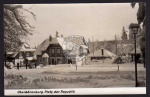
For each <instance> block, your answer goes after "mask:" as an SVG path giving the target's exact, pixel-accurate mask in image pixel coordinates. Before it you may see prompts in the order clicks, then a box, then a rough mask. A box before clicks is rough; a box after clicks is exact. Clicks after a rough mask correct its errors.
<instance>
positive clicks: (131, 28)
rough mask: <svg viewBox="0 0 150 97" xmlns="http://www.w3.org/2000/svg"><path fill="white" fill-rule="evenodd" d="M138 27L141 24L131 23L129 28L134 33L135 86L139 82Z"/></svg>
mask: <svg viewBox="0 0 150 97" xmlns="http://www.w3.org/2000/svg"><path fill="white" fill-rule="evenodd" d="M138 28H139V24H136V23H131V24H130V25H129V29H130V31H131V33H133V35H134V49H135V54H134V61H135V87H137V86H138V82H137V58H136V34H137V33H138Z"/></svg>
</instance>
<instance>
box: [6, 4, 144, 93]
mask: <svg viewBox="0 0 150 97" xmlns="http://www.w3.org/2000/svg"><path fill="white" fill-rule="evenodd" d="M3 27H4V32H3V33H4V63H3V64H4V94H5V95H77V94H82V95H83V94H85V95H86V94H93V95H94V94H111V93H112V94H120V93H122V94H128V93H129V94H132V93H133V94H146V65H147V64H145V53H146V52H145V49H146V39H145V34H146V3H145V2H128V3H69V4H67V3H63V4H3ZM130 89H131V90H130ZM118 90H119V91H120V92H119V91H118ZM132 90H133V92H132ZM112 91H113V92H112Z"/></svg>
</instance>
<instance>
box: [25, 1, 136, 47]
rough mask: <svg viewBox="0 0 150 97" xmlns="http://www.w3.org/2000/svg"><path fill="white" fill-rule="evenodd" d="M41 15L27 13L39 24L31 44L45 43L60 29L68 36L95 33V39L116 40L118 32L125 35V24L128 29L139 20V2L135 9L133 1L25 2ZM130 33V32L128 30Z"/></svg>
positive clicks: (36, 24)
mask: <svg viewBox="0 0 150 97" xmlns="http://www.w3.org/2000/svg"><path fill="white" fill-rule="evenodd" d="M23 7H24V8H25V9H29V10H30V11H32V12H33V13H34V14H35V15H36V16H37V21H35V20H34V18H33V17H32V15H30V14H27V13H26V12H24V14H25V15H27V20H28V21H29V23H31V25H33V26H34V27H35V33H34V34H33V35H32V36H29V39H30V41H28V43H29V44H30V45H31V47H34V46H37V45H38V44H41V42H43V41H44V40H45V39H46V38H48V37H49V35H52V36H53V37H54V36H55V33H56V31H58V32H59V35H61V34H63V36H64V37H67V36H69V35H80V36H84V37H85V39H86V40H88V38H90V40H91V41H92V36H93V38H94V40H100V41H102V40H104V39H106V40H112V39H114V38H115V34H116V35H118V36H121V33H122V28H123V26H124V27H125V29H126V30H127V31H128V26H129V24H130V23H131V22H132V23H137V18H136V13H137V9H138V5H136V6H135V8H132V7H131V5H130V3H97V4H96V3H95V4H94V3H91V4H34V5H33V4H24V5H23ZM127 33H128V32H127Z"/></svg>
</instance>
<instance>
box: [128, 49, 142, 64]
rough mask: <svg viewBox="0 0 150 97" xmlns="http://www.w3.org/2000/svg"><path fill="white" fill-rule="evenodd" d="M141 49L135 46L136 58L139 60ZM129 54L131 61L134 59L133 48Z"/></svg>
mask: <svg viewBox="0 0 150 97" xmlns="http://www.w3.org/2000/svg"><path fill="white" fill-rule="evenodd" d="M141 54H142V52H141V50H140V49H139V48H136V58H137V60H139V59H140V58H141ZM129 56H131V61H134V60H135V58H134V57H135V49H133V50H132V51H130V52H129Z"/></svg>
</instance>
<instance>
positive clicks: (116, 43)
mask: <svg viewBox="0 0 150 97" xmlns="http://www.w3.org/2000/svg"><path fill="white" fill-rule="evenodd" d="M115 42H116V55H117V51H118V49H117V37H116V35H115ZM117 71H119V64H118V70H117Z"/></svg>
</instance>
